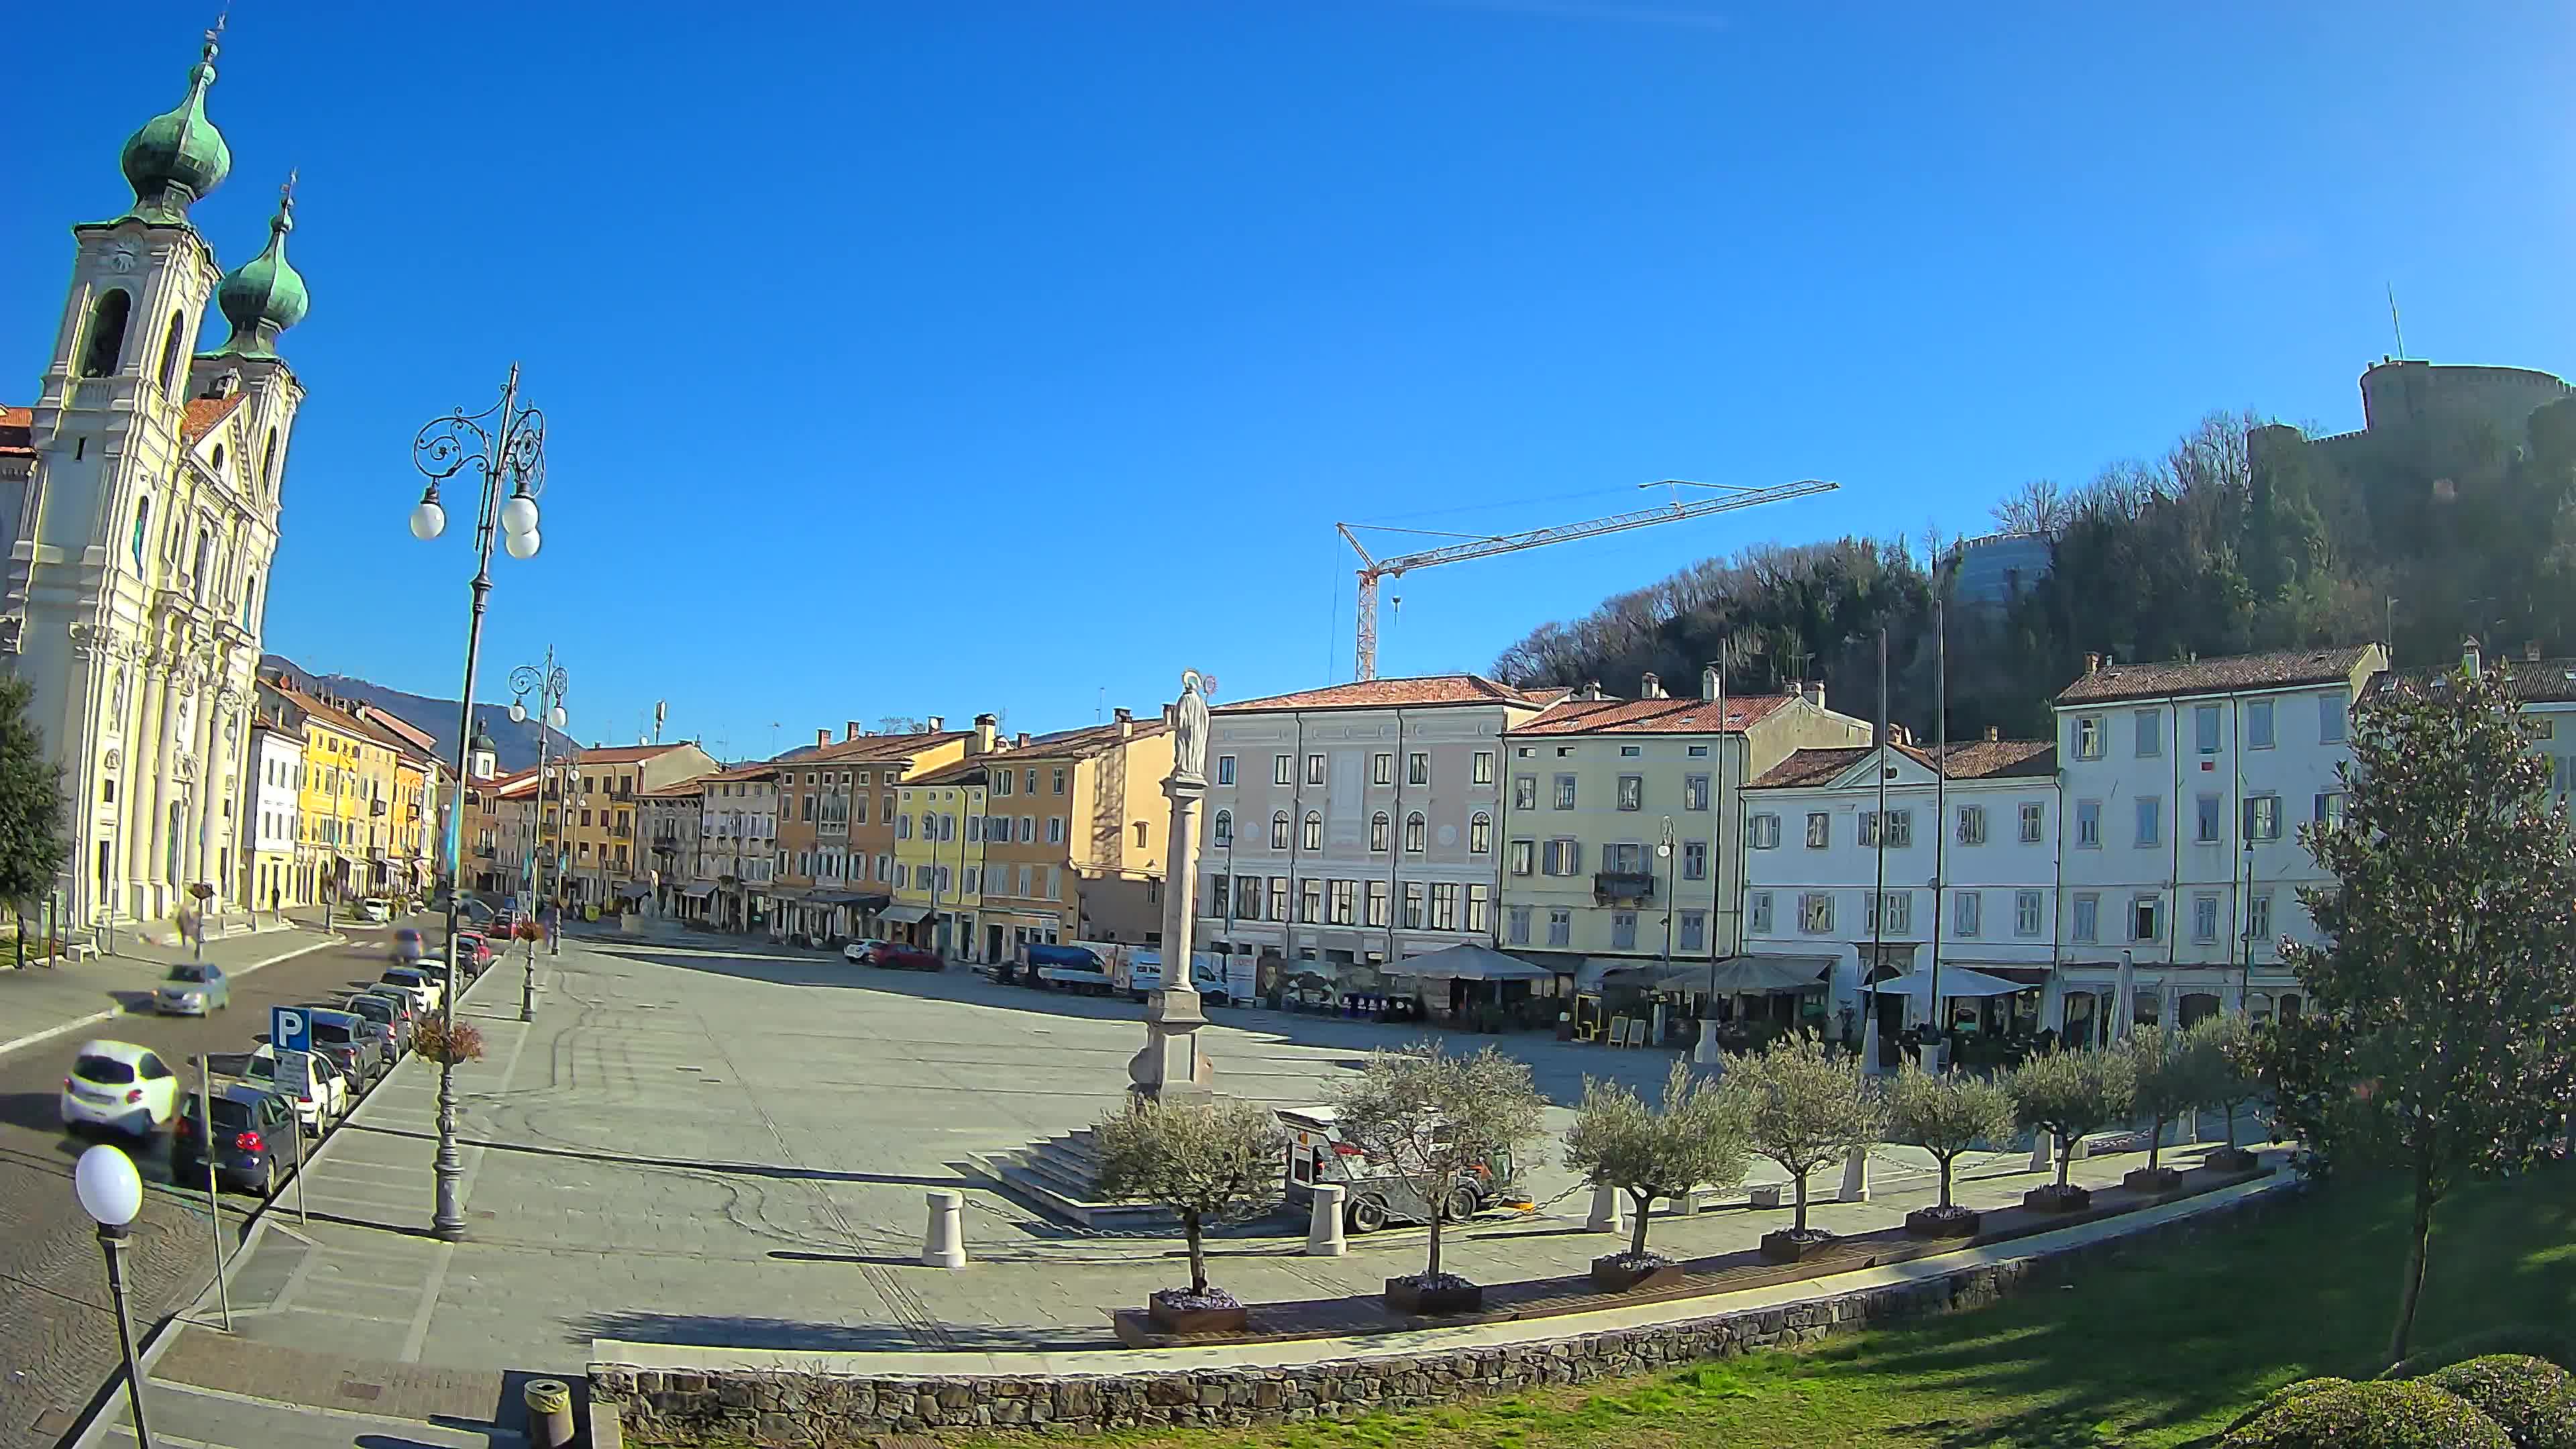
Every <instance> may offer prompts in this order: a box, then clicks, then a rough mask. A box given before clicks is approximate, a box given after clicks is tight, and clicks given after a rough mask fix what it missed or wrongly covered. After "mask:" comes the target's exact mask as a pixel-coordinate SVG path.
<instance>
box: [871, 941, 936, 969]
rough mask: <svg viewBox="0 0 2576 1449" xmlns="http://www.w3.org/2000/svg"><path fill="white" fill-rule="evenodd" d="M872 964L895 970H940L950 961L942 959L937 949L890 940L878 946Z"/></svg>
mask: <svg viewBox="0 0 2576 1449" xmlns="http://www.w3.org/2000/svg"><path fill="white" fill-rule="evenodd" d="M870 964H872V965H877V966H883V967H885V968H887V969H888V970H893V971H938V970H942V969H944V968H945V967H946V966H947V964H948V963H947V962H945V961H942V960H940V959H939V953H938V952H936V951H926V950H924V949H922V948H921V947H919V946H907V945H905V944H903V943H902V942H901V941H888V942H886V943H885V944H884V945H882V946H879V947H878V948H877V951H876V955H875V957H874V958H873V960H872V961H871V963H870Z"/></svg>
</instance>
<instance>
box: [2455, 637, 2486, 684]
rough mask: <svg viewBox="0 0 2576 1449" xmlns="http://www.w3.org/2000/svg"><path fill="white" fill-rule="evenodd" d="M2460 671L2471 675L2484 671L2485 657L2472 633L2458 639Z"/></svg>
mask: <svg viewBox="0 0 2576 1449" xmlns="http://www.w3.org/2000/svg"><path fill="white" fill-rule="evenodd" d="M2460 672H2461V673H2462V674H2466V675H2470V676H2473V677H2474V676H2476V675H2480V674H2484V673H2486V659H2485V656H2484V654H2483V652H2482V651H2481V650H2480V649H2479V648H2478V638H2477V636H2476V635H2474V634H2472V635H2470V636H2469V637H2467V638H2465V639H2462V640H2461V641H2460Z"/></svg>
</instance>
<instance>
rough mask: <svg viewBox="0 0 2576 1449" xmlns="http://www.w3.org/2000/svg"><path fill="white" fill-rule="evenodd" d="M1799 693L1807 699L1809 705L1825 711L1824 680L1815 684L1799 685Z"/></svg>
mask: <svg viewBox="0 0 2576 1449" xmlns="http://www.w3.org/2000/svg"><path fill="white" fill-rule="evenodd" d="M1798 693H1799V694H1800V695H1801V696H1803V697H1804V698H1805V699H1806V701H1807V703H1809V704H1812V705H1814V706H1815V707H1816V708H1818V709H1823V708H1824V707H1825V682H1824V681H1823V680H1821V679H1819V680H1817V681H1816V682H1815V683H1813V684H1801V685H1799V686H1798Z"/></svg>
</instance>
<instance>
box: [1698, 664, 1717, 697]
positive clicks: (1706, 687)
mask: <svg viewBox="0 0 2576 1449" xmlns="http://www.w3.org/2000/svg"><path fill="white" fill-rule="evenodd" d="M1699 697H1700V698H1702V699H1715V698H1717V666H1716V665H1714V664H1712V665H1710V666H1708V667H1707V668H1706V669H1703V670H1701V671H1700V672H1699Z"/></svg>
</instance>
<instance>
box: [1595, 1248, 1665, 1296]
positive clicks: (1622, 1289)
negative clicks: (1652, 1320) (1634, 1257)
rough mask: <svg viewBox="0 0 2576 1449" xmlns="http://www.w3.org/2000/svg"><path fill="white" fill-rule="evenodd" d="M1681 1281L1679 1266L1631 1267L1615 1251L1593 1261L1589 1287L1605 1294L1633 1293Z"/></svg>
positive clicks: (1662, 1264) (1661, 1264)
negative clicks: (1590, 1285)
mask: <svg viewBox="0 0 2576 1449" xmlns="http://www.w3.org/2000/svg"><path fill="white" fill-rule="evenodd" d="M1681 1284H1682V1265H1681V1264H1679V1263H1657V1264H1655V1265H1654V1266H1653V1267H1650V1268H1640V1267H1635V1266H1632V1265H1630V1264H1628V1263H1625V1262H1623V1261H1622V1260H1621V1255H1619V1254H1617V1253H1610V1254H1606V1255H1604V1256H1602V1257H1598V1258H1595V1259H1593V1260H1592V1286H1593V1287H1595V1288H1598V1289H1600V1290H1601V1291H1602V1292H1604V1293H1635V1292H1642V1291H1645V1290H1648V1289H1655V1288H1678V1287H1680V1286H1681Z"/></svg>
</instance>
